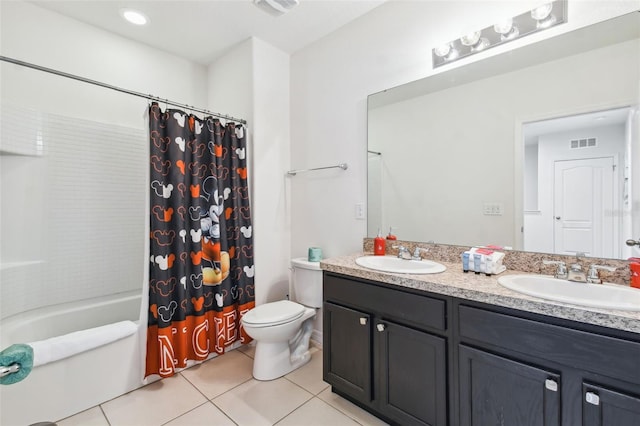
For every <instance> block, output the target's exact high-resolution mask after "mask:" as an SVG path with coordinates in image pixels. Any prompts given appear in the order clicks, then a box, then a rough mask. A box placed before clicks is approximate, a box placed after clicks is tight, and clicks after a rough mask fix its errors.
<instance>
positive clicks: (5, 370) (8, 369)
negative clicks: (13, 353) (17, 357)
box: [0, 362, 20, 377]
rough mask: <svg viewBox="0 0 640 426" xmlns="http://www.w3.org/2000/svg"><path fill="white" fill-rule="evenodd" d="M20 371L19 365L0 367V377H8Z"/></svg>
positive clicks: (15, 363)
mask: <svg viewBox="0 0 640 426" xmlns="http://www.w3.org/2000/svg"><path fill="white" fill-rule="evenodd" d="M18 371H20V364H18V363H17V362H14V363H13V364H11V365H7V366H4V365H0V377H5V376H8V375H9V374H13V373H17V372H18Z"/></svg>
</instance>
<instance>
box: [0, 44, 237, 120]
mask: <svg viewBox="0 0 640 426" xmlns="http://www.w3.org/2000/svg"><path fill="white" fill-rule="evenodd" d="M0 60H1V61H4V62H9V63H12V64H15V65H20V66H23V67H27V68H32V69H34V70H38V71H44V72H48V73H50V74H55V75H59V76H61V77H66V78H70V79H72V80H78V81H81V82H83V83H89V84H93V85H95V86H100V87H104V88H106V89H111V90H115V91H116V92H121V93H126V94H127V95H133V96H137V97H139V98H145V99H149V100H152V101H156V102H160V103H164V104H167V105H173V106H177V107H180V108H184V109H187V110H190V111H195V112H199V113H201V114H205V115H211V116H214V117H218V118H223V119H225V120H230V121H235V122H238V123H241V124H247V121H246V120H243V119H241V118H235V117H232V116H230V115H225V114H218V113H215V112H211V111H209V110H207V109H202V108H196V107H193V106H189V105H186V104H181V103H178V102H173V101H170V100H168V99H162V98H159V97H157V96H153V95H147V94H144V93H140V92H134V91H133V90H128V89H123V88H122V87H118V86H112V85H111V84H107V83H103V82H101V81H96V80H91V79H89V78H85V77H80V76H77V75H74V74H69V73H66V72H63V71H58V70H54V69H52V68H47V67H43V66H40V65H36V64H32V63H29V62H24V61H20V60H18V59H13V58H9V57H7V56H1V55H0Z"/></svg>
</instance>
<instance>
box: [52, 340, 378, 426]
mask: <svg viewBox="0 0 640 426" xmlns="http://www.w3.org/2000/svg"><path fill="white" fill-rule="evenodd" d="M254 350H255V349H254V346H252V345H248V346H245V347H242V348H240V349H238V350H235V351H231V352H228V353H226V354H225V355H224V356H221V357H217V358H214V359H211V360H209V361H207V362H205V363H203V364H200V365H198V366H195V367H191V368H189V369H187V370H184V371H182V372H181V373H180V374H177V375H175V376H173V377H171V378H168V379H164V380H161V381H159V382H155V383H152V384H150V385H147V386H145V387H143V388H140V389H137V390H135V391H133V392H129V393H127V394H125V395H122V396H120V397H118V398H115V399H112V400H111V401H107V402H105V403H104V404H101V405H99V406H97V407H93V408H91V409H89V410H87V411H83V412H81V413H78V414H76V415H74V416H71V417H68V418H66V419H63V420H60V421H58V422H57V424H58V426H73V425H82V426H109V425H111V426H146V425H148V426H160V425H167V426H182V425H184V426H198V425H215V426H227V425H229V426H233V425H240V426H242V425H247V426H261V425H279V426H280V425H281V426H303V425H304V426H306V425H310V426H311V425H313V426H324V425H327V426H329V425H330V426H343V425H344V426H347V425H353V426H357V425H367V426H368V425H371V426H378V425H386V423H384V422H382V421H381V420H379V419H377V418H376V417H374V416H372V415H371V414H369V413H368V412H366V411H364V410H362V409H361V408H359V407H357V406H355V405H353V404H352V403H350V402H348V401H347V400H345V399H343V398H341V397H339V396H337V395H336V394H334V393H332V392H331V389H330V387H329V385H328V384H327V383H325V382H324V381H323V380H322V352H321V351H319V350H318V349H317V348H312V350H311V352H312V358H311V361H309V363H308V364H306V365H305V366H303V367H301V368H299V369H298V370H296V371H294V372H292V373H290V374H288V375H286V376H285V377H282V378H279V379H276V380H272V381H269V382H260V381H257V380H255V379H253V378H252V376H251V369H252V365H253V353H254Z"/></svg>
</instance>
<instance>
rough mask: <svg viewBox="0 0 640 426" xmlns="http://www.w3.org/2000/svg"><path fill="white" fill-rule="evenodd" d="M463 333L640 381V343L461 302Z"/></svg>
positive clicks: (507, 346) (514, 348)
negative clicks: (479, 307)
mask: <svg viewBox="0 0 640 426" xmlns="http://www.w3.org/2000/svg"><path fill="white" fill-rule="evenodd" d="M459 314H460V325H459V326H460V337H461V339H463V340H464V339H473V340H474V341H478V342H483V343H487V344H490V345H493V346H498V347H502V348H505V349H510V350H513V351H516V352H520V353H523V354H527V355H531V356H535V357H539V358H542V359H546V360H550V361H553V362H557V363H559V364H563V365H566V366H569V367H573V368H576V369H581V370H587V371H591V372H594V373H598V374H604V375H606V376H609V377H612V378H617V379H621V380H625V381H628V382H631V383H639V384H640V368H639V367H640V343H637V342H632V341H628V340H623V339H618V338H614V337H610V336H605V335H600V334H595V333H588V332H585V331H580V330H574V329H571V328H565V327H560V326H556V325H551V324H545V323H541V322H537V321H533V320H528V319H524V318H519V317H514V316H511V315H505V314H499V313H496V312H491V311H487V310H484V309H478V308H473V307H470V306H464V305H461V306H460V308H459Z"/></svg>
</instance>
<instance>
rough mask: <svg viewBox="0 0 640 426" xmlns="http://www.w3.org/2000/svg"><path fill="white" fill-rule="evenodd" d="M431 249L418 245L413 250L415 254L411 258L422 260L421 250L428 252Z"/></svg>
mask: <svg viewBox="0 0 640 426" xmlns="http://www.w3.org/2000/svg"><path fill="white" fill-rule="evenodd" d="M428 251H429V249H428V248H423V247H416V249H415V250H414V251H413V256H411V260H422V256H420V252H425V253H427V252H428Z"/></svg>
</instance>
